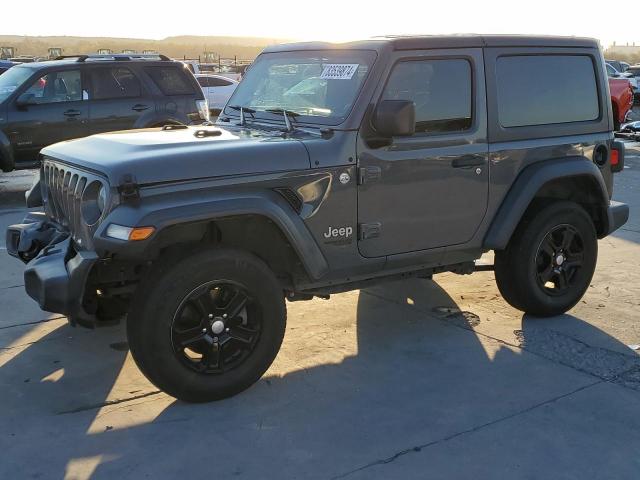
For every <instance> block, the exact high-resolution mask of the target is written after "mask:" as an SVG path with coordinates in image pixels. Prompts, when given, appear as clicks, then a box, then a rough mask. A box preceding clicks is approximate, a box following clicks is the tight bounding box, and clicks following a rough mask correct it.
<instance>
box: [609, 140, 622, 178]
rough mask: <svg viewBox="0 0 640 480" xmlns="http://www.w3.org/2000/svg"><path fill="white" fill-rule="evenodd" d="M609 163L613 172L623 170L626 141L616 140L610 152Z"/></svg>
mask: <svg viewBox="0 0 640 480" xmlns="http://www.w3.org/2000/svg"><path fill="white" fill-rule="evenodd" d="M609 165H610V166H611V171H612V172H621V171H622V169H624V143H622V142H618V141H615V142H613V146H612V147H611V153H610V154H609Z"/></svg>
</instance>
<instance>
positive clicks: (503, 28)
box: [0, 0, 640, 47]
mask: <svg viewBox="0 0 640 480" xmlns="http://www.w3.org/2000/svg"><path fill="white" fill-rule="evenodd" d="M96 4H98V2H95V0H94V1H91V0H65V1H64V2H62V3H56V2H53V3H52V2H51V0H46V1H43V0H30V1H29V2H27V3H26V4H22V3H21V2H13V1H8V0H7V1H5V2H3V6H2V17H4V18H10V19H16V21H12V22H2V29H1V30H0V34H6V35H45V36H49V35H69V36H105V37H129V38H149V39H162V38H165V37H169V36H175V35H223V36H228V35H232V36H243V37H244V36H248V37H267V38H286V39H292V40H324V41H344V40H352V39H357V38H367V37H371V36H375V35H386V34H415V33H423V34H441V33H516V34H545V35H546V34H549V35H575V36H589V37H596V38H599V39H600V41H601V42H602V45H603V46H605V47H607V46H608V45H610V44H611V43H612V42H613V41H616V42H617V43H618V44H625V43H627V42H629V43H630V44H631V43H632V42H638V44H640V31H639V30H638V29H635V28H634V23H635V22H633V21H632V19H631V17H629V16H627V17H626V20H625V19H624V18H622V17H621V18H616V16H617V15H621V14H620V13H616V12H623V11H626V14H627V15H630V14H631V12H632V9H631V10H630V9H629V8H631V7H629V8H627V9H622V10H620V9H619V8H617V7H615V6H614V5H615V4H614V3H610V4H606V3H605V4H603V3H601V2H599V3H598V4H596V3H595V2H594V1H593V0H581V1H576V0H554V1H551V0H535V1H527V2H521V1H518V0H514V1H499V0H483V1H478V0H473V1H470V0H439V1H436V2H430V1H429V0H422V1H408V0H387V1H377V0H370V1H354V0H308V1H305V0H262V1H256V0H242V1H241V2H238V1H230V0H209V1H207V0H181V1H179V2H173V1H172V2H169V1H167V0H155V1H153V2H151V1H147V0H107V1H102V2H99V5H100V6H99V7H97V8H96V7H94V5H96ZM58 7H61V8H58ZM609 8H610V9H611V12H608V10H609ZM609 13H610V14H609ZM18 19H19V20H18ZM634 31H635V32H637V33H634Z"/></svg>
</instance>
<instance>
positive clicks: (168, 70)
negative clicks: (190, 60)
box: [145, 67, 194, 95]
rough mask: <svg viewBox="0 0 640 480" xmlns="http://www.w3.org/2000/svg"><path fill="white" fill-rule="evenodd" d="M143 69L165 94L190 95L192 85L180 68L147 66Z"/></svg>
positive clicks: (192, 91)
mask: <svg viewBox="0 0 640 480" xmlns="http://www.w3.org/2000/svg"><path fill="white" fill-rule="evenodd" d="M145 71H146V72H147V73H148V74H149V76H150V77H151V79H152V80H153V82H154V83H155V84H156V85H157V86H158V88H159V89H160V91H162V93H164V94H165V95H190V94H192V93H194V90H193V85H192V84H191V82H190V81H189V78H188V77H187V75H186V73H185V72H184V71H183V69H182V68H176V67H147V68H146V69H145Z"/></svg>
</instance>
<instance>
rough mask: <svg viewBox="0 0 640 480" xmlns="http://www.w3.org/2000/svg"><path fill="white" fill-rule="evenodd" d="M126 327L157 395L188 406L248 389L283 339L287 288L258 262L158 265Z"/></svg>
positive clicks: (246, 258)
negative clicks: (163, 392) (281, 285)
mask: <svg viewBox="0 0 640 480" xmlns="http://www.w3.org/2000/svg"><path fill="white" fill-rule="evenodd" d="M140 292H142V294H138V295H137V297H138V298H137V299H136V301H135V302H134V304H133V306H132V309H131V312H130V314H129V320H128V324H127V333H128V337H129V338H128V339H129V345H130V348H131V354H132V356H133V358H134V360H135V361H136V363H137V365H138V366H139V368H140V370H141V371H142V372H143V373H144V374H145V375H146V376H147V378H149V380H150V381H151V382H152V383H154V384H155V385H156V386H157V387H158V388H160V389H161V390H163V391H165V392H167V393H168V394H170V395H172V396H174V397H176V398H179V399H181V400H184V401H188V402H206V401H211V400H219V399H222V398H226V397H229V396H232V395H235V394H236V393H239V392H241V391H242V390H244V389H246V388H248V387H249V386H250V385H252V384H253V383H255V382H256V381H257V380H258V379H259V378H260V377H261V376H262V375H263V374H264V372H265V371H266V370H267V369H268V368H269V366H270V365H271V363H272V362H273V360H274V359H275V357H276V355H277V353H278V350H279V349H280V345H281V343H282V339H283V336H284V332H285V325H286V310H285V304H284V295H283V292H282V289H281V287H280V285H279V283H278V281H277V279H276V278H275V276H274V275H273V273H272V272H271V270H270V269H269V268H268V267H267V266H266V265H265V264H264V263H263V262H262V261H261V260H260V259H258V258H256V257H254V256H253V255H250V254H248V253H244V252H240V251H235V250H213V251H203V252H200V253H197V254H195V255H193V256H190V257H188V258H186V259H184V260H182V261H179V262H178V263H177V264H174V265H170V266H169V265H167V266H160V268H158V269H157V270H156V271H154V272H152V274H150V281H149V282H147V283H146V284H145V285H143V286H141V288H140Z"/></svg>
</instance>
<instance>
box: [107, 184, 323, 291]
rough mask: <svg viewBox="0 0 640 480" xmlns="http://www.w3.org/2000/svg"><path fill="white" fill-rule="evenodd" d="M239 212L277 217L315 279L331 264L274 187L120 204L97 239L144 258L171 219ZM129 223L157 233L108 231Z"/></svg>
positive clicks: (113, 250) (113, 249)
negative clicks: (132, 238) (122, 236)
mask: <svg viewBox="0 0 640 480" xmlns="http://www.w3.org/2000/svg"><path fill="white" fill-rule="evenodd" d="M238 215H262V216H264V217H266V218H268V219H270V220H271V221H272V222H274V223H275V224H276V225H277V226H278V227H279V228H280V230H281V232H282V233H283V234H284V236H285V237H286V238H287V240H288V241H289V242H290V244H291V246H292V247H293V248H294V250H295V251H296V253H297V255H298V257H299V258H300V261H301V262H302V264H303V266H304V268H305V270H306V271H307V274H308V275H309V276H310V277H311V278H313V279H315V280H317V279H319V278H321V277H322V276H323V275H324V274H325V273H326V272H327V271H328V269H329V266H328V264H327V261H326V259H325V258H324V255H323V254H322V252H321V251H320V248H319V247H318V244H317V243H316V241H315V239H314V238H313V236H312V235H311V232H309V230H308V228H307V227H306V225H305V224H304V222H303V221H302V219H301V218H300V216H299V215H298V214H297V213H296V212H295V211H294V210H293V209H292V208H291V206H290V205H289V204H288V203H287V202H286V201H285V200H284V199H283V198H282V197H281V196H280V195H279V194H277V193H275V192H273V191H271V190H247V191H244V192H237V191H228V192H216V193H215V194H211V193H209V194H208V195H207V194H203V193H199V194H194V193H193V192H192V193H189V192H183V193H176V194H173V195H160V196H158V197H155V198H153V197H150V198H149V199H145V198H144V197H143V198H142V199H141V200H138V201H135V202H131V203H127V204H122V205H120V206H118V207H117V208H116V209H115V210H114V211H113V212H111V213H110V214H109V215H108V216H107V218H106V219H105V220H104V221H103V222H102V224H101V225H100V226H99V227H98V229H97V230H96V233H95V235H94V244H95V246H96V250H98V251H99V252H110V253H117V254H121V255H122V256H123V257H126V258H143V257H144V254H145V251H146V249H147V248H148V247H149V245H151V243H152V242H153V240H154V239H155V238H156V237H157V235H158V234H159V233H160V232H161V231H162V230H163V229H165V228H167V227H170V226H172V225H178V224H186V223H195V222H201V221H208V220H215V219H218V218H224V217H230V216H238ZM111 223H116V224H119V225H125V226H130V227H135V226H153V227H155V229H156V230H155V232H154V234H153V235H152V236H151V237H150V238H149V239H147V240H144V241H141V242H128V241H122V240H116V239H113V238H109V237H107V236H106V229H107V227H108V225H109V224H111Z"/></svg>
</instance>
